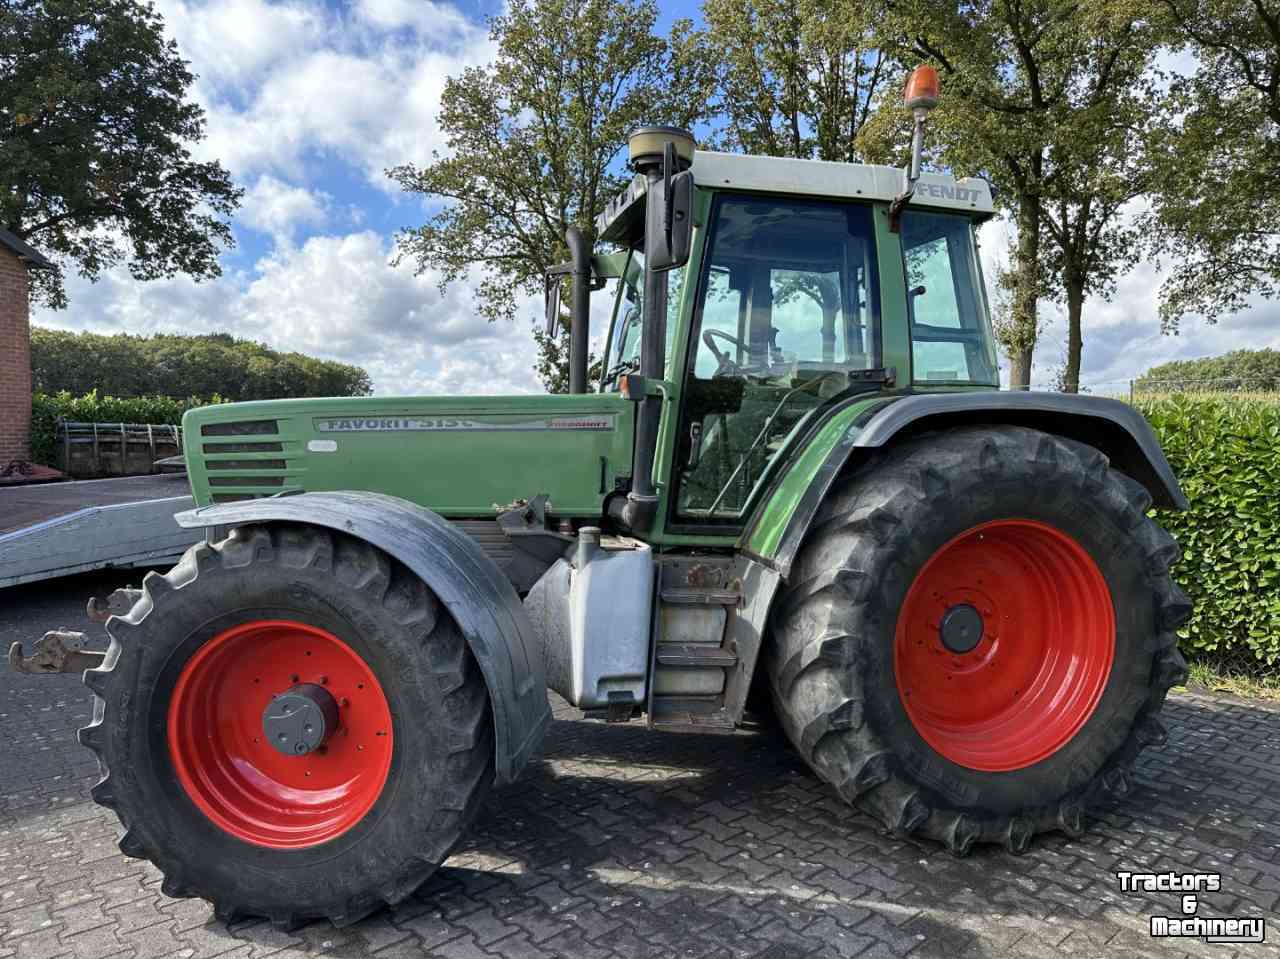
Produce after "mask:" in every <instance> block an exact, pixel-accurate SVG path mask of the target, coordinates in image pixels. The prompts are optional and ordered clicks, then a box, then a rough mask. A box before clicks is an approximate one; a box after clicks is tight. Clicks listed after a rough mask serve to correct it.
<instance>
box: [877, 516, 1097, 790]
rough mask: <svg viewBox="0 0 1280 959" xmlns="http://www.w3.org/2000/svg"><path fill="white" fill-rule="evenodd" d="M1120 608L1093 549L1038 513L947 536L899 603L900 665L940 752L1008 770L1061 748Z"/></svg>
mask: <svg viewBox="0 0 1280 959" xmlns="http://www.w3.org/2000/svg"><path fill="white" fill-rule="evenodd" d="M1115 641H1116V623H1115V610H1114V608H1113V606H1112V604H1111V594H1110V591H1109V589H1108V586H1107V582H1106V580H1105V578H1104V577H1103V574H1102V572H1101V570H1100V569H1099V568H1098V565H1097V563H1096V562H1095V561H1094V560H1093V558H1092V556H1090V554H1089V553H1088V551H1087V550H1086V549H1085V548H1084V547H1083V546H1082V545H1081V544H1080V543H1079V542H1077V541H1076V540H1075V539H1073V538H1072V537H1071V536H1069V535H1067V534H1066V533H1064V532H1063V531H1062V530H1060V529H1057V528H1055V527H1053V526H1050V525H1048V524H1046V523H1042V522H1039V521H1036V520H1030V519H1005V520H993V521H990V522H987V523H982V524H980V525H978V526H975V527H973V528H971V529H969V530H967V531H966V532H964V533H961V534H960V535H959V536H956V537H954V538H953V539H951V540H950V541H948V542H946V543H944V544H943V545H942V546H941V547H940V548H939V549H938V550H937V551H936V552H935V553H934V554H933V556H931V557H930V558H929V559H928V560H927V561H926V562H925V563H924V565H923V566H922V567H921V569H920V571H919V573H917V574H916V577H915V579H914V581H913V582H912V584H911V586H910V587H909V588H908V590H907V594H906V596H905V597H904V599H903V603H902V606H901V608H900V610H899V612H898V622H897V626H896V630H895V635H894V654H893V655H894V677H895V679H896V681H897V686H898V693H899V696H900V697H901V702H902V706H903V709H904V711H905V712H906V714H907V717H908V719H910V721H911V724H912V725H913V726H914V727H915V729H916V732H918V733H919V734H920V737H921V738H922V739H923V740H924V741H925V742H926V743H928V744H929V746H931V747H932V748H933V749H934V750H935V751H936V752H937V753H938V754H939V755H941V756H942V757H944V758H946V759H948V760H950V761H951V762H953V763H956V764H957V765H960V766H965V767H968V768H969V769H978V770H983V771H986V772H1007V771H1010V770H1014V769H1022V768H1024V767H1027V766H1031V765H1034V764H1035V763H1038V762H1040V761H1041V760H1044V759H1046V758H1047V757H1049V756H1051V755H1053V753H1055V752H1057V751H1058V750H1059V749H1061V748H1062V747H1063V746H1065V745H1066V744H1067V743H1068V742H1070V741H1071V740H1072V738H1073V737H1074V736H1075V735H1076V734H1077V733H1078V732H1079V731H1080V729H1081V727H1082V726H1083V725H1084V724H1085V722H1086V721H1087V720H1088V719H1089V717H1090V715H1092V713H1093V711H1094V708H1095V707H1096V706H1097V705H1098V702H1099V700H1100V699H1101V697H1102V694H1103V690H1104V688H1105V687H1106V685H1107V679H1108V676H1109V675H1110V672H1111V664H1112V662H1113V659H1114V656H1115Z"/></svg>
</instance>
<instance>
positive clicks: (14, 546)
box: [0, 475, 202, 587]
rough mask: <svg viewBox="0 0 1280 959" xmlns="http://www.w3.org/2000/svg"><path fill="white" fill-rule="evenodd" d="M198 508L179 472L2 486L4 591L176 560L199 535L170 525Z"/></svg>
mask: <svg viewBox="0 0 1280 959" xmlns="http://www.w3.org/2000/svg"><path fill="white" fill-rule="evenodd" d="M194 506H195V503H194V501H193V500H192V498H191V492H190V487H189V486H188V485H187V479H186V477H185V476H182V475H160V476H130V477H124V478H121V479H107V480H90V481H85V482H77V483H52V484H46V485H35V486H17V487H11V488H9V489H0V587H5V586H17V585H19V584H21V583H33V582H37V581H39V580H43V579H52V578H54V577H57V576H67V575H70V574H72V573H83V572H87V571H89V570H94V569H105V568H108V567H131V566H164V565H167V564H171V563H173V562H176V561H177V559H178V557H180V556H181V555H182V554H183V552H184V551H185V550H186V548H187V547H188V546H190V545H191V544H192V543H194V542H197V541H198V540H200V539H201V538H202V537H201V535H200V531H199V530H187V529H183V528H182V527H180V526H179V525H178V524H177V523H175V522H174V520H173V516H174V514H175V513H178V512H181V511H182V510H187V509H192V508H194Z"/></svg>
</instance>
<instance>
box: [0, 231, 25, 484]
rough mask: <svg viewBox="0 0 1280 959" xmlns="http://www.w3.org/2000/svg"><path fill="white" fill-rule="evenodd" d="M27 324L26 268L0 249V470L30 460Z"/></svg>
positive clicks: (12, 255)
mask: <svg viewBox="0 0 1280 959" xmlns="http://www.w3.org/2000/svg"><path fill="white" fill-rule="evenodd" d="M30 426H31V320H30V300H29V288H28V285H27V267H26V264H24V263H23V262H22V261H21V260H19V259H18V258H17V257H16V256H14V254H13V253H11V252H10V251H9V250H7V249H5V248H3V247H0V469H4V467H5V466H7V465H8V464H9V462H10V461H11V460H25V459H27V458H28V457H29V456H30V448H29V447H28V445H27V441H28V436H27V433H28V430H29V428H30Z"/></svg>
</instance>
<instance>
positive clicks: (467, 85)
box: [389, 0, 707, 320]
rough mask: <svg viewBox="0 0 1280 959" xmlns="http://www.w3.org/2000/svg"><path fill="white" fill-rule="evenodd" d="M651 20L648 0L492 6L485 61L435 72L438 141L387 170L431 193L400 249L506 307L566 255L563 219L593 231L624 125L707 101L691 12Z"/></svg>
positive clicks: (618, 175) (691, 115)
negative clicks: (445, 73) (662, 26)
mask: <svg viewBox="0 0 1280 959" xmlns="http://www.w3.org/2000/svg"><path fill="white" fill-rule="evenodd" d="M657 19H658V7H657V3H656V2H655V0H515V2H513V3H512V4H511V5H510V6H509V7H508V8H507V12H506V13H504V14H502V15H501V16H498V17H495V18H494V19H493V21H492V23H491V37H492V40H493V42H494V45H495V47H496V51H497V52H496V55H495V58H494V61H493V63H491V64H489V65H488V66H485V67H473V68H470V69H467V70H465V71H463V72H462V74H461V75H459V76H456V77H451V78H449V80H448V81H447V82H446V84H445V90H444V94H443V97H442V101H441V111H440V118H439V120H440V126H441V128H442V129H443V131H444V133H445V135H446V137H447V138H448V150H447V152H446V153H445V154H443V155H440V154H436V155H434V156H433V158H432V160H431V162H430V163H427V164H424V165H421V166H419V165H415V164H405V165H403V166H399V167H396V168H394V169H392V170H391V171H389V173H390V175H391V177H392V178H393V179H394V180H395V181H396V182H397V183H399V184H400V186H401V187H403V188H404V189H405V190H407V191H409V192H412V193H418V194H422V195H423V196H424V197H425V198H427V199H428V200H429V201H434V202H438V203H443V206H442V207H441V208H440V210H439V211H438V212H437V213H436V214H435V215H434V216H432V217H431V218H430V219H429V220H428V221H427V222H426V223H425V224H423V225H422V226H420V227H417V228H416V229H410V230H405V231H404V232H402V233H401V234H400V236H399V238H398V239H399V252H400V256H401V257H402V258H405V259H407V260H409V261H411V262H412V263H414V264H415V265H416V266H417V268H418V270H419V271H420V272H422V271H427V270H434V271H438V272H439V274H440V276H441V282H442V285H445V284H448V283H452V282H454V281H456V280H458V279H460V278H461V277H463V276H464V275H467V274H473V275H476V276H477V277H478V286H477V290H476V308H477V310H478V311H479V312H480V313H481V314H482V315H484V316H486V317H488V318H489V319H490V320H497V319H511V318H513V317H514V316H515V314H516V311H517V308H518V306H519V304H520V301H521V299H522V298H523V297H527V296H532V295H535V294H537V293H539V292H541V290H542V284H543V276H544V274H545V271H546V270H547V269H548V268H549V267H551V266H553V265H554V264H556V263H559V262H563V261H564V260H566V259H567V258H568V251H567V248H566V247H565V243H564V234H565V230H567V229H568V228H569V226H571V225H577V226H578V227H580V228H582V230H583V231H584V233H585V234H586V235H587V237H588V239H589V240H594V236H595V218H596V216H597V215H598V214H599V213H601V212H602V211H603V210H604V207H605V205H606V204H607V203H608V201H609V200H610V199H612V198H613V196H614V195H615V194H616V193H617V192H618V191H619V190H621V189H622V187H623V186H624V185H625V183H626V182H627V180H628V179H629V177H628V176H627V174H626V173H625V170H624V167H623V163H622V158H623V154H624V149H625V146H626V139H627V134H628V133H629V132H630V131H631V130H632V129H634V128H635V127H638V126H643V125H645V124H655V123H668V124H674V125H677V126H685V127H687V126H691V125H692V124H693V123H694V122H695V121H696V120H697V119H699V118H700V117H701V116H703V115H704V114H705V112H706V110H707V93H706V91H707V79H706V74H707V71H706V67H705V65H704V64H703V61H702V60H701V59H700V58H699V57H698V56H696V55H695V44H694V37H693V34H692V28H691V25H690V24H689V23H688V21H678V22H677V23H676V24H675V25H674V27H673V28H672V30H671V34H670V36H668V37H666V38H664V37H661V36H658V35H657V34H656V33H655V32H654V29H655V24H656V23H657Z"/></svg>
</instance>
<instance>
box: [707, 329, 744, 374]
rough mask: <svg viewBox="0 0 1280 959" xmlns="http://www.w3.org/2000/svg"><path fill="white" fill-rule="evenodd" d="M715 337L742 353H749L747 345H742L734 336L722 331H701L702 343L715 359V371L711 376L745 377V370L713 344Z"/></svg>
mask: <svg viewBox="0 0 1280 959" xmlns="http://www.w3.org/2000/svg"><path fill="white" fill-rule="evenodd" d="M716 337H719V338H720V339H722V340H728V341H729V342H730V343H732V344H733V345H734V346H736V347H737V348H738V349H740V350H742V352H744V353H749V352H750V348H749V347H748V346H747V344H745V343H743V342H742V340H740V339H738V338H737V337H736V336H732V335H730V334H729V333H726V332H724V331H723V330H703V332H702V342H703V343H705V344H707V349H709V350H710V351H711V354H712V355H713V356H714V357H715V358H716V364H717V366H716V371H715V373H714V374H712V375H714V376H728V375H730V374H734V373H736V374H739V375H745V374H746V373H747V370H746V368H745V367H742V366H739V365H738V364H737V363H735V362H734V361H733V360H731V359H729V354H728V353H722V352H721V351H720V348H719V347H718V346H716V344H715V339H716Z"/></svg>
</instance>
